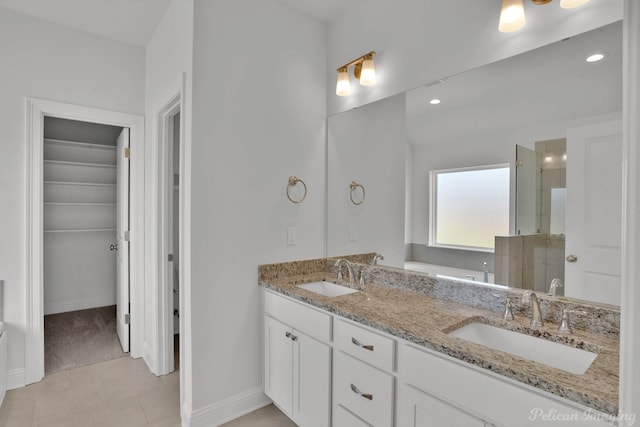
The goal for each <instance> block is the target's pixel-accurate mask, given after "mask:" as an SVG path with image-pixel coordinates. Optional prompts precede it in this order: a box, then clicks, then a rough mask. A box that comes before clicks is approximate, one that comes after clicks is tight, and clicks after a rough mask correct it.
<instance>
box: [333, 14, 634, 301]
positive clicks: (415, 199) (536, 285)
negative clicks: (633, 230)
mask: <svg viewBox="0 0 640 427" xmlns="http://www.w3.org/2000/svg"><path fill="white" fill-rule="evenodd" d="M621 34H622V23H615V24H611V25H608V26H605V27H602V28H599V29H596V30H594V31H591V32H588V33H585V34H582V35H579V36H575V37H572V38H570V39H566V40H563V41H559V42H557V43H554V44H551V45H548V46H545V47H543V48H540V49H536V50H533V51H530V52H527V53H525V54H522V55H518V56H515V57H512V58H509V59H506V60H503V61H499V62H497V63H494V64H490V65H487V66H484V67H481V68H478V69H475V70H471V71H468V72H465V73H462V74H458V75H456V76H450V77H447V78H443V79H441V80H438V81H436V82H432V83H429V84H425V86H421V87H418V88H415V89H413V90H410V91H408V92H406V93H405V94H400V95H396V96H394V97H391V98H388V99H385V100H381V101H378V102H375V103H372V104H369V105H365V106H363V107H360V108H358V109H355V110H351V111H348V112H344V113H340V114H337V115H334V116H331V117H330V118H329V132H328V150H327V152H328V162H329V168H328V171H329V173H328V220H327V221H328V227H327V255H329V256H335V255H340V254H345V253H355V252H381V253H383V254H384V257H385V259H384V260H383V261H381V264H386V265H389V266H394V267H399V268H407V269H412V270H417V271H422V272H426V273H429V274H439V275H443V276H447V277H455V278H457V279H460V280H473V281H477V282H488V283H497V284H503V285H509V286H513V287H518V288H524V289H533V290H535V291H538V292H549V291H550V285H551V283H552V282H554V283H556V284H558V283H561V284H562V286H554V289H553V292H556V294H557V295H563V294H564V295H566V296H570V297H575V298H580V299H587V300H591V301H598V302H605V303H610V304H616V305H617V304H619V301H620V260H621V256H620V223H621V219H620V217H621V167H620V165H621V130H622V126H621V120H620V118H621V110H622V78H621V77H622V71H621V70H622V56H621V48H622V36H621ZM594 53H602V54H604V58H602V59H601V60H600V61H595V62H587V60H586V59H587V57H589V56H591V55H593V54H594ZM351 181H355V182H358V183H359V184H362V185H363V186H364V188H365V189H366V200H365V201H364V203H362V204H361V205H354V204H353V203H350V199H349V183H350V182H351ZM505 194H507V196H508V200H507V201H506V203H503V202H501V200H504V197H505V196H504V195H505ZM554 279H556V280H555V281H554Z"/></svg>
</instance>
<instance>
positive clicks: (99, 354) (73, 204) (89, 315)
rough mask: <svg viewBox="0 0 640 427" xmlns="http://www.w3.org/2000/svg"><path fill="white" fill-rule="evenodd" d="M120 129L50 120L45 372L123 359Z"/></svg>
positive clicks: (46, 154)
mask: <svg viewBox="0 0 640 427" xmlns="http://www.w3.org/2000/svg"><path fill="white" fill-rule="evenodd" d="M121 131H122V128H120V127H115V126H107V125H102V124H95V123H87V122H79V121H74V120H67V119H61V118H53V117H45V119H44V144H43V147H44V149H43V172H44V173H43V232H44V233H43V239H44V253H43V258H44V280H43V286H44V315H45V319H44V325H45V328H44V331H45V373H46V374H47V375H48V374H51V373H53V372H55V371H58V370H63V369H69V368H73V367H78V366H84V365H89V364H92V363H97V362H101V361H104V360H109V359H113V358H116V357H122V356H124V355H125V353H124V352H123V351H122V348H121V346H120V343H119V341H118V338H117V335H116V257H117V245H116V243H117V241H116V217H117V204H116V184H117V170H116V154H117V150H116V140H117V138H118V135H119V134H120V132H121Z"/></svg>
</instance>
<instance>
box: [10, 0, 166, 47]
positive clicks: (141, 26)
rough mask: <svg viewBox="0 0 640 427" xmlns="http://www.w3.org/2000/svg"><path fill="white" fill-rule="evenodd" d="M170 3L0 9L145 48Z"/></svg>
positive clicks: (151, 0)
mask: <svg viewBox="0 0 640 427" xmlns="http://www.w3.org/2000/svg"><path fill="white" fill-rule="evenodd" d="M169 3H171V0H0V7H5V8H7V9H11V10H14V11H16V12H20V13H23V14H25V15H30V16H34V17H36V18H40V19H43V20H46V21H50V22H54V23H56V24H60V25H64V26H66V27H70V28H74V29H77V30H81V31H86V32H88V33H92V34H97V35H100V36H103V37H107V38H110V39H114V40H118V41H121V42H125V43H129V44H134V45H138V46H146V44H147V42H148V41H149V39H150V38H151V35H152V34H153V31H154V30H155V28H156V26H157V25H158V22H160V19H161V18H162V15H163V14H164V12H165V10H166V9H167V6H168V5H169Z"/></svg>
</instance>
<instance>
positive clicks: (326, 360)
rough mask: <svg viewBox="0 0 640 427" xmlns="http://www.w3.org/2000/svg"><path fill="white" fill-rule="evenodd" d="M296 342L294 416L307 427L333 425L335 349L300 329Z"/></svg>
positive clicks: (294, 336) (296, 335)
mask: <svg viewBox="0 0 640 427" xmlns="http://www.w3.org/2000/svg"><path fill="white" fill-rule="evenodd" d="M293 342H294V347H293V348H294V359H293V360H294V362H293V363H294V365H293V372H294V374H293V377H294V381H295V386H294V398H293V405H294V415H293V419H294V420H295V421H296V423H297V424H299V425H301V426H304V427H329V426H330V425H331V422H330V420H331V391H330V390H331V348H330V347H329V346H328V345H326V344H324V343H322V342H320V341H317V340H315V339H313V338H311V337H310V336H308V335H305V334H303V333H302V332H300V331H298V330H294V331H293Z"/></svg>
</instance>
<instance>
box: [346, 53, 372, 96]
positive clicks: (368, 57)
mask: <svg viewBox="0 0 640 427" xmlns="http://www.w3.org/2000/svg"><path fill="white" fill-rule="evenodd" d="M375 54H376V53H375V52H374V51H373V50H372V51H371V52H369V53H366V54H364V55H362V56H361V57H359V58H357V59H354V60H353V61H351V62H347V63H346V64H344V65H343V66H341V67H339V68H338V83H337V84H336V95H338V96H347V95H351V82H350V80H349V67H354V68H353V75H354V76H355V78H356V79H358V80H359V81H360V84H361V85H362V86H373V85H375V84H376V70H375V66H374V65H373V55H375Z"/></svg>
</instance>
